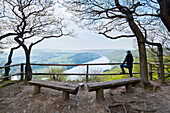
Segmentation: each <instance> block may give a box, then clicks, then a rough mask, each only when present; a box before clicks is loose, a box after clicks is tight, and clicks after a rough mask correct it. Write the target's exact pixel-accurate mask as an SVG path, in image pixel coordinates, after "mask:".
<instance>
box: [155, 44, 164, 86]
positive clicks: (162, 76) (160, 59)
mask: <svg viewBox="0 0 170 113" xmlns="http://www.w3.org/2000/svg"><path fill="white" fill-rule="evenodd" d="M157 47H158V59H159V69H160V75H161V84H166V82H165V73H164V64H163V49H162V45H158V46H157Z"/></svg>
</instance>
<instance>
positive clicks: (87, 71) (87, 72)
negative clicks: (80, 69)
mask: <svg viewBox="0 0 170 113" xmlns="http://www.w3.org/2000/svg"><path fill="white" fill-rule="evenodd" d="M88 74H89V65H88V64H87V70H86V82H88Z"/></svg>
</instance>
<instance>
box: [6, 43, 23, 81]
mask: <svg viewBox="0 0 170 113" xmlns="http://www.w3.org/2000/svg"><path fill="white" fill-rule="evenodd" d="M19 47H20V45H19V46H17V47H13V48H11V50H10V54H9V56H8V62H7V63H6V64H5V66H7V65H11V63H12V55H13V52H14V50H15V49H18V48H19ZM9 71H10V67H6V68H5V74H4V76H5V77H6V76H9ZM4 80H9V78H5V79H4Z"/></svg>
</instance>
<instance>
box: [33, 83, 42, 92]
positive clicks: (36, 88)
mask: <svg viewBox="0 0 170 113" xmlns="http://www.w3.org/2000/svg"><path fill="white" fill-rule="evenodd" d="M40 90H41V87H40V86H36V85H34V94H38V93H40Z"/></svg>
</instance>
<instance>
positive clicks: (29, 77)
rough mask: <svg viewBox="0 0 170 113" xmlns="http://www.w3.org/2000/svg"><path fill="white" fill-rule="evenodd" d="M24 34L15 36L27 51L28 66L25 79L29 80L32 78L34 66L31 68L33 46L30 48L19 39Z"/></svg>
mask: <svg viewBox="0 0 170 113" xmlns="http://www.w3.org/2000/svg"><path fill="white" fill-rule="evenodd" d="M22 37H23V36H22V35H19V36H17V37H15V38H14V39H15V41H16V42H17V43H18V44H19V45H20V46H22V48H23V49H24V51H25V57H26V66H25V80H26V81H29V80H32V68H31V64H30V53H31V47H30V48H29V49H28V48H27V46H26V45H25V44H24V43H23V42H22V41H20V40H19V38H22Z"/></svg>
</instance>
